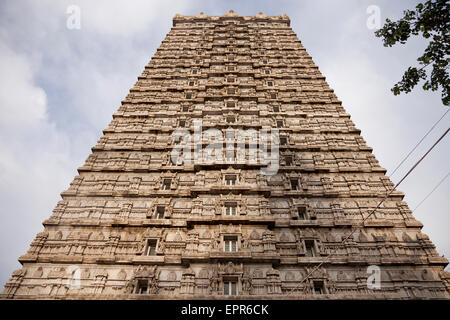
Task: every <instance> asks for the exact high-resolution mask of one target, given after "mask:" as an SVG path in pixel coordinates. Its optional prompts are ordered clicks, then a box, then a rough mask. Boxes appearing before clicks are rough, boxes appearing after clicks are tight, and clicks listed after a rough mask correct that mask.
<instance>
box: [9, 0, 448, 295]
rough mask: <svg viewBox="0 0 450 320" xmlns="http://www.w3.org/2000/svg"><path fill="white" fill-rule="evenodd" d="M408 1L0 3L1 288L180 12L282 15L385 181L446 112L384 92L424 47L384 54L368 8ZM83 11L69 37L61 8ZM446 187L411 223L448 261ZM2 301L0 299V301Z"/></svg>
mask: <svg viewBox="0 0 450 320" xmlns="http://www.w3.org/2000/svg"><path fill="white" fill-rule="evenodd" d="M414 3H415V1H376V0H371V1H361V0H358V1H356V0H355V1H336V0H334V1H332V0H328V1H325V0H324V1H318V0H315V1H282V0H277V1H261V0H259V1H242V0H239V1H168V0H166V1H130V0H127V1H111V0H101V1H99V0H96V1H92V0H91V1H77V0H70V1H62V0H58V1H56V0H54V1H44V0H40V1H31V0H30V1H23V0H11V1H5V0H3V1H2V2H1V3H0V215H1V224H0V257H1V258H0V259H1V260H0V285H1V286H3V284H4V283H5V282H6V281H7V279H8V278H9V277H10V275H11V273H12V271H13V270H15V269H18V268H20V264H19V263H18V262H17V258H18V257H19V256H20V255H22V254H24V253H25V252H26V251H27V249H28V247H29V245H30V243H31V241H32V240H33V239H34V237H35V235H36V234H37V233H38V232H40V231H42V230H43V227H42V224H41V223H42V221H43V220H45V219H47V218H48V217H49V216H50V215H51V212H52V210H53V208H54V207H55V205H56V203H57V202H58V200H60V195H59V194H60V193H61V192H62V191H63V190H65V189H67V188H68V186H69V183H70V182H71V181H72V179H73V177H74V176H75V175H76V174H77V172H76V168H77V167H79V166H81V165H82V164H83V163H84V160H85V159H86V158H87V156H88V155H89V153H90V148H91V147H92V146H93V145H95V143H96V141H97V140H98V139H99V137H100V136H101V132H102V130H103V129H104V128H106V127H107V125H108V123H109V122H110V121H111V119H112V114H113V112H115V111H116V110H117V109H118V107H119V106H120V102H121V101H122V100H123V99H124V98H125V96H126V95H127V93H128V91H129V89H130V88H131V87H132V86H133V85H134V83H135V82H136V80H137V76H138V75H140V73H141V72H142V70H143V68H144V66H145V65H146V64H147V63H148V61H149V60H150V58H151V56H152V55H153V54H154V53H155V51H156V49H157V47H158V46H159V45H160V43H161V41H162V40H163V38H164V37H165V35H166V34H167V32H168V31H169V30H170V28H171V26H172V18H173V16H174V15H175V14H176V13H181V14H184V15H195V14H198V13H200V12H201V11H203V12H205V13H206V14H208V15H223V14H224V13H225V12H226V11H228V10H229V9H233V10H235V11H237V12H238V13H239V14H240V15H255V14H256V13H258V12H259V11H262V12H264V13H266V14H268V15H279V14H282V13H286V14H287V15H288V16H289V17H290V18H291V26H292V28H293V30H294V31H295V32H296V33H297V35H298V37H299V38H300V40H301V41H302V43H303V45H304V46H305V48H306V50H307V51H308V53H309V54H310V55H311V56H312V58H313V60H314V62H315V63H316V64H317V66H318V67H319V69H320V71H321V72H322V73H323V74H324V76H325V77H326V79H327V81H328V83H329V84H330V86H331V87H332V88H333V89H334V90H335V92H336V94H337V96H338V98H339V99H340V100H342V101H343V106H344V107H345V108H346V110H347V112H348V113H350V114H351V115H352V120H353V121H354V122H355V124H356V126H357V127H358V128H359V129H361V130H362V135H363V137H364V139H365V140H366V141H367V143H368V145H369V146H371V147H373V148H374V153H375V155H376V157H377V159H378V160H379V161H380V164H381V165H382V166H383V167H384V168H386V169H388V173H389V171H392V169H393V168H395V166H396V165H397V164H398V163H399V162H400V160H401V159H402V158H403V157H404V156H405V155H406V154H407V153H408V152H409V151H410V150H411V148H412V147H413V146H414V145H415V144H416V143H417V142H418V141H419V140H420V138H421V137H422V136H423V135H424V134H425V132H426V131H428V129H429V128H430V127H431V126H432V125H433V123H434V122H435V121H437V120H438V119H439V118H440V117H441V115H442V114H443V113H444V112H445V111H446V110H447V109H446V107H444V106H443V105H442V103H441V100H440V93H437V92H434V93H431V92H423V91H422V90H421V89H420V88H417V89H416V90H415V91H414V92H413V93H411V94H408V95H404V94H403V95H401V96H393V95H392V93H391V92H390V88H391V87H392V85H393V84H394V83H395V82H396V81H398V80H399V79H400V78H401V75H402V74H403V71H404V70H405V69H406V68H407V67H408V66H410V65H412V64H414V63H415V59H416V58H417V57H418V55H419V54H421V52H422V51H423V49H424V48H425V45H426V44H425V43H424V42H423V41H422V40H413V41H410V43H408V44H407V45H406V46H400V47H394V48H385V47H383V45H382V42H381V40H380V39H379V38H376V37H375V36H374V30H371V29H369V28H368V27H367V19H368V18H369V16H370V15H369V14H368V13H367V12H366V10H367V7H368V6H370V5H376V6H378V7H379V8H380V13H381V19H382V21H384V19H385V18H387V17H389V18H398V17H399V16H401V13H402V10H403V9H406V8H412V7H413V6H414ZM71 4H75V5H78V6H79V7H80V9H81V28H80V29H79V30H76V29H72V30H71V29H68V28H67V26H66V22H67V18H68V17H69V15H68V14H67V13H66V11H67V7H68V6H69V5H71ZM449 124H450V115H447V116H446V118H444V119H443V120H442V121H441V123H440V124H439V125H438V126H437V127H436V128H435V130H434V131H433V133H432V134H430V136H429V137H428V138H427V139H426V140H425V141H424V142H423V145H422V146H421V147H420V148H418V149H417V151H416V152H414V153H413V155H412V157H411V159H410V160H409V161H407V162H406V163H405V165H404V166H403V167H402V169H401V170H399V171H398V172H397V173H396V174H395V175H394V176H393V177H392V180H393V181H394V183H396V182H397V181H398V180H399V179H400V178H401V177H402V175H403V174H404V173H405V172H406V171H407V170H408V169H409V168H410V166H411V165H412V164H413V163H414V162H415V161H416V160H418V159H419V158H420V156H421V155H422V154H423V153H424V152H425V151H426V149H427V148H428V147H429V146H431V144H432V143H433V142H434V141H435V140H436V139H437V137H438V136H439V135H440V134H442V133H443V132H444V131H445V129H446V128H447V127H448V126H449ZM449 143H450V138H449V137H446V138H445V139H444V140H443V141H442V142H441V144H440V145H438V146H437V147H436V148H435V149H434V150H433V152H432V153H431V154H430V156H429V157H427V158H426V159H425V160H424V162H423V163H422V164H420V166H419V167H418V168H417V170H415V171H414V172H413V174H412V175H411V176H410V177H408V179H407V180H406V181H405V182H404V183H403V184H402V185H401V186H400V188H399V189H400V190H401V191H403V192H404V193H405V194H406V201H407V202H408V204H409V206H410V208H411V209H413V208H415V207H416V205H417V204H418V203H419V202H420V201H421V200H422V199H423V197H424V196H425V195H426V194H427V193H428V192H430V191H431V190H432V189H433V187H434V186H435V185H436V184H437V183H438V182H439V180H440V179H441V178H443V177H444V176H445V175H446V174H447V173H448V172H449V171H450V165H449V161H448V159H449V156H450V148H449ZM449 191H450V179H447V180H445V181H444V183H443V184H442V185H441V186H440V187H439V188H438V189H437V190H436V191H435V192H434V193H433V194H432V195H431V196H430V197H429V198H428V200H427V201H426V202H424V203H423V204H422V205H421V206H420V207H419V209H418V210H417V211H415V212H414V216H415V217H416V219H418V220H420V221H421V222H422V223H423V224H424V225H425V227H424V228H423V232H425V233H426V234H427V235H428V236H429V237H430V239H431V240H432V241H433V242H434V243H435V245H436V246H437V249H438V252H439V254H440V255H445V256H446V257H450V241H449V236H448V228H449V226H450V218H449V217H450V215H449V208H450V199H449V198H450V197H449V195H450V192H449ZM0 291H1V290H0Z"/></svg>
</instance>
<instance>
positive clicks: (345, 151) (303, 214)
mask: <svg viewBox="0 0 450 320" xmlns="http://www.w3.org/2000/svg"><path fill="white" fill-rule="evenodd" d="M200 121H201V127H202V129H201V130H203V132H199V133H201V136H202V139H201V140H200V141H194V136H190V141H188V142H189V143H190V146H191V147H192V148H200V147H202V148H201V149H202V151H206V150H204V148H203V147H205V146H206V145H207V144H208V139H209V138H208V137H207V134H206V132H208V134H209V133H211V132H215V133H216V134H217V136H221V137H222V140H223V142H224V143H225V144H228V145H232V146H233V148H231V151H232V152H230V153H228V154H226V153H222V154H219V153H218V156H217V157H216V159H215V161H214V162H207V161H205V159H204V157H203V156H204V155H205V154H206V153H203V152H199V153H195V155H197V156H199V158H197V159H189V150H188V149H189V148H186V149H184V150H179V151H180V152H181V153H180V157H178V158H177V159H172V156H173V154H174V150H175V149H176V146H177V145H179V143H180V140H176V139H174V136H173V133H174V132H175V131H174V130H175V129H183V130H184V131H185V132H186V133H190V134H192V133H193V132H195V131H197V130H198V131H200V128H199V127H200V126H199V122H200ZM275 127H276V129H277V130H278V131H279V137H280V148H279V153H278V156H279V160H280V161H278V162H277V165H278V166H279V168H278V171H277V172H276V173H275V174H273V175H268V174H266V173H265V172H264V170H262V169H264V168H267V163H266V162H264V160H265V159H261V158H259V157H256V158H257V159H253V158H252V157H251V156H250V153H249V147H250V146H254V145H256V144H258V145H261V146H262V145H264V146H265V147H269V145H268V144H269V143H268V141H264V140H265V139H264V136H263V137H261V136H260V135H259V132H262V131H259V130H260V129H261V130H266V131H267V132H272V131H274V129H275ZM206 130H208V131H206ZM237 130H242V133H246V134H248V135H247V138H246V139H245V141H240V140H243V139H240V136H238V135H237V134H236V133H237ZM250 130H251V131H250ZM251 132H252V134H250V133H251ZM225 133H227V134H225ZM253 133H258V135H256V136H255V135H253ZM179 138H189V136H188V135H185V136H183V137H179ZM195 139H196V138H195ZM188 140H189V139H188ZM219 141H220V139H219ZM272 143H273V141H271V143H270V144H272ZM227 147H228V146H227ZM191 151H193V150H192V149H191ZM197 151H198V150H197ZM264 153H267V154H268V155H271V156H275V155H276V154H275V151H274V154H271V150H270V148H267V150H265V152H264ZM193 156H194V155H193ZM188 160H192V161H190V162H189V161H188ZM194 160H195V161H194ZM392 187H393V184H392V182H391V181H390V179H389V177H387V176H386V175H385V170H384V169H383V168H382V167H380V164H379V163H378V161H377V159H376V158H375V156H374V155H373V154H372V150H371V148H370V147H368V146H367V145H366V142H365V141H364V139H363V138H362V137H361V135H360V131H359V129H357V128H356V127H355V125H354V124H353V122H352V120H351V119H350V117H349V115H348V114H347V113H346V111H345V109H344V108H343V106H342V103H341V101H339V100H338V98H337V97H336V95H335V94H334V92H333V90H332V89H330V87H329V85H328V84H327V82H326V81H325V78H324V77H323V75H322V74H321V72H320V71H319V69H318V68H317V66H316V65H315V64H314V62H313V61H312V59H311V57H310V56H309V54H308V53H307V52H306V50H305V48H304V47H303V45H302V43H301V42H300V41H299V40H298V38H297V36H296V35H295V33H294V32H293V31H292V29H291V28H290V20H289V17H288V16H286V15H284V14H283V15H279V16H268V15H266V14H264V13H261V12H260V13H258V14H257V15H255V16H239V14H238V13H236V12H234V11H232V10H230V11H229V12H227V13H225V15H224V16H208V15H206V14H205V13H200V14H198V15H195V16H183V15H179V14H177V15H176V16H175V17H174V18H173V28H172V29H171V30H170V31H169V33H168V35H167V37H166V39H165V40H164V41H163V42H162V44H161V46H160V47H159V48H158V50H157V53H156V54H155V59H152V60H151V61H150V62H149V64H148V65H147V66H146V67H145V68H144V71H143V72H142V74H141V76H140V77H139V78H138V81H137V83H136V85H135V86H134V87H133V88H132V89H131V90H130V93H129V94H128V95H127V96H126V97H125V99H124V100H123V102H122V104H121V106H120V107H119V109H118V110H117V112H115V114H114V117H113V120H112V121H111V123H110V125H109V126H108V127H107V128H106V129H105V131H104V136H103V137H101V138H100V139H99V141H98V143H97V144H96V145H95V146H94V147H93V148H92V153H91V155H89V157H88V158H87V159H86V161H85V163H84V165H83V166H82V167H80V168H79V169H78V175H77V176H76V177H74V179H73V181H72V183H71V184H70V187H69V188H68V189H67V190H66V191H64V192H62V194H61V196H62V200H61V201H59V202H58V204H57V205H56V207H55V209H54V210H53V212H52V214H51V216H50V218H49V219H47V220H45V221H44V230H43V232H40V233H39V234H37V235H36V237H35V239H34V240H33V241H32V243H31V244H30V247H29V250H28V251H27V252H26V254H24V255H23V256H21V257H20V258H19V260H20V262H21V263H22V265H23V267H22V269H20V270H17V271H15V272H13V274H12V276H11V278H10V280H9V281H8V282H7V283H6V284H5V289H4V290H3V292H2V295H1V296H0V298H18V299H26V298H44V299H48V298H50V299H51V298H55V299H66V298H67V299H73V298H79V297H80V295H81V297H83V295H86V297H89V298H98V299H104V298H108V299H109V298H118V299H133V298H141V297H143V298H158V299H159V298H161V299H177V298H182V299H185V298H196V297H202V298H205V297H208V295H215V296H216V298H217V297H220V298H227V297H226V296H225V295H226V294H229V295H231V294H237V295H243V296H247V295H252V298H255V299H261V300H262V299H267V298H273V299H282V298H284V297H285V295H286V294H290V295H294V297H292V298H293V299H297V298H298V299H305V298H306V299H311V298H317V297H320V295H323V296H324V297H325V298H327V299H340V298H344V299H351V298H356V299H404V298H407V297H411V298H420V299H431V298H439V299H448V298H450V274H449V273H446V272H445V271H444V267H445V265H446V264H447V263H448V261H447V259H445V258H444V257H441V256H440V255H439V254H438V253H437V251H436V249H435V247H434V245H433V243H432V242H431V240H430V239H429V237H428V236H427V235H425V234H422V233H421V232H420V228H421V224H420V222H418V221H416V220H415V218H414V217H413V215H412V214H411V210H410V209H409V208H408V206H407V204H406V203H405V202H404V201H403V200H401V196H400V194H399V193H398V191H395V192H394V193H393V194H392V196H391V197H389V199H386V201H385V202H384V203H383V205H382V206H380V208H378V209H377V211H376V212H375V214H374V215H373V216H372V217H371V218H370V219H367V220H365V221H363V219H364V218H366V217H367V215H368V213H369V212H371V211H372V210H373V209H374V208H375V207H376V206H377V204H378V202H379V200H377V199H379V198H383V197H384V196H385V194H386V192H387V191H389V190H391V189H392ZM230 206H231V207H234V206H235V208H236V210H234V209H229V210H228V211H227V210H226V207H228V208H229V207H230ZM351 231H354V233H353V235H352V236H351V237H348V238H347V236H348V235H350V232H351ZM346 238H347V239H346ZM344 239H346V240H345V241H344ZM144 248H146V250H144ZM144 251H145V252H144ZM327 253H329V254H333V255H332V256H331V258H330V259H329V260H325V256H326V255H325V254H327ZM324 261H325V262H326V263H324V264H323V265H321V267H320V268H318V269H317V270H315V268H316V267H317V266H318V265H319V263H321V262H324ZM372 264H376V265H377V266H379V267H380V269H381V270H382V280H383V284H382V289H380V290H368V288H367V279H368V275H369V274H368V273H367V267H368V266H370V265H372ZM74 268H75V269H76V270H78V269H77V268H79V270H81V281H82V289H80V290H75V289H70V290H68V289H67V286H66V280H67V279H68V278H69V277H70V276H71V273H72V272H73V270H75V269H74ZM313 270H314V271H313ZM161 272H162V274H161ZM309 273H311V274H309ZM160 275H162V277H160ZM307 275H308V277H307V278H306V276H307ZM232 288H234V289H235V290H234V292H232V291H233V289H232ZM411 288H415V289H414V290H413V289H411ZM77 295H78V296H77ZM140 295H141V296H140Z"/></svg>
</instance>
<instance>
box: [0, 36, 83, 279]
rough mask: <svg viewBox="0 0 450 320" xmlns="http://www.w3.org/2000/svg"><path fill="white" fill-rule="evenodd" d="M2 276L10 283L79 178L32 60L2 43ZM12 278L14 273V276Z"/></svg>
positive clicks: (0, 138) (0, 180)
mask: <svg viewBox="0 0 450 320" xmlns="http://www.w3.org/2000/svg"><path fill="white" fill-rule="evenodd" d="M0 68H1V70H2V73H1V74H0V88H1V89H0V114H1V115H2V117H0V150H1V156H0V194H1V200H2V202H1V212H0V214H1V221H2V223H1V226H2V231H1V232H0V243H2V244H3V245H2V246H0V256H1V257H2V258H1V259H2V261H1V263H2V266H1V270H0V271H1V274H0V276H1V278H2V280H3V281H5V280H6V279H7V278H8V277H9V275H10V274H11V272H12V271H13V269H15V268H18V267H19V264H18V262H17V258H18V257H19V256H20V255H22V254H24V253H25V252H26V251H27V249H28V246H29V244H30V242H31V241H32V239H33V238H34V236H35V234H36V233H37V232H39V231H41V230H42V225H41V222H42V221H43V220H44V219H45V218H47V217H48V216H50V213H51V210H52V208H53V207H54V206H55V204H56V202H57V201H58V200H59V193H60V192H61V190H63V189H65V188H66V187H67V185H68V182H69V181H70V179H71V178H72V177H73V175H74V168H75V165H74V163H73V160H72V159H71V157H70V143H69V140H68V138H67V136H66V135H65V134H64V133H62V132H59V131H58V130H57V129H56V128H55V126H54V124H52V123H51V122H49V120H48V118H47V117H46V114H47V99H46V93H45V91H44V90H43V89H42V88H40V87H39V86H37V85H36V84H35V83H34V80H33V72H32V69H33V68H32V67H31V65H30V63H29V61H28V59H27V58H26V57H24V56H21V55H18V54H16V53H15V52H14V51H13V50H12V49H11V48H9V47H8V46H7V45H6V44H5V43H3V42H2V41H0ZM8 274H9V275H8Z"/></svg>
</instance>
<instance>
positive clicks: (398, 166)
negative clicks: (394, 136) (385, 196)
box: [389, 108, 450, 178]
mask: <svg viewBox="0 0 450 320" xmlns="http://www.w3.org/2000/svg"><path fill="white" fill-rule="evenodd" d="M449 111H450V108H448V110H447V111H445V113H444V114H443V115H442V117H440V118H439V120H438V121H437V122H436V123H435V124H434V125H433V126H432V127H431V128H430V130H428V132H427V133H426V134H425V135H424V136H423V137H422V139H420V141H419V142H418V143H417V144H416V145H415V146H414V148H412V150H411V151H410V152H409V153H408V154H407V155H406V157H405V158H403V160H402V161H401V162H400V163H399V164H398V165H397V167H396V168H395V169H394V171H392V173H391V174H390V175H389V178H390V177H392V176H393V175H394V173H395V172H396V171H397V170H398V168H400V166H401V165H402V164H403V163H404V162H405V161H406V159H408V158H409V156H410V155H411V154H412V153H413V152H414V150H416V149H417V147H418V146H419V145H420V144H421V143H422V141H423V140H424V139H425V138H426V137H427V136H428V134H429V133H430V132H431V131H432V130H433V129H434V127H436V126H437V124H438V123H439V122H440V121H441V120H442V119H443V118H444V117H445V116H446V114H447V113H448V112H449Z"/></svg>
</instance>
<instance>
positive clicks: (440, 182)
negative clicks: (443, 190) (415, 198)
mask: <svg viewBox="0 0 450 320" xmlns="http://www.w3.org/2000/svg"><path fill="white" fill-rule="evenodd" d="M449 175H450V172H449V173H447V175H446V176H445V177H444V178H442V179H441V181H439V183H438V184H437V185H436V186H435V187H434V188H433V190H431V192H430V193H429V194H427V196H426V197H425V198H423V199H422V201H420V203H419V204H418V205H417V206H416V207H415V208H414V210H413V211H412V212H414V211H416V209H417V208H418V207H420V205H421V204H422V203H424V202H425V200H427V199H428V197H429V196H431V194H432V193H433V192H434V191H435V190H436V189H437V188H438V187H439V186H440V185H441V184H442V182H444V180H445V179H447V177H448V176H449Z"/></svg>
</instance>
